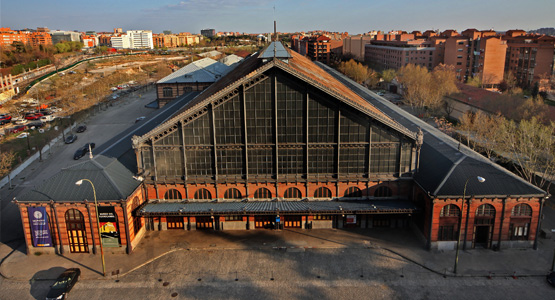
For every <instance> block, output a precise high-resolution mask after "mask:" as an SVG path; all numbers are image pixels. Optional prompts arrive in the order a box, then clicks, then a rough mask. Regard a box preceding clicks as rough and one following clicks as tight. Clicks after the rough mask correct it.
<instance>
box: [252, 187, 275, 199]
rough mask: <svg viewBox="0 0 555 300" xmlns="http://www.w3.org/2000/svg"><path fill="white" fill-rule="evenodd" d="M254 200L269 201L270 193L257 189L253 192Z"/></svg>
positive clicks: (266, 190)
mask: <svg viewBox="0 0 555 300" xmlns="http://www.w3.org/2000/svg"><path fill="white" fill-rule="evenodd" d="M254 198H255V199H270V198H272V193H271V192H270V190H268V189H267V188H259V189H258V190H256V191H255V192H254Z"/></svg>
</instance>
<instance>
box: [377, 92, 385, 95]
mask: <svg viewBox="0 0 555 300" xmlns="http://www.w3.org/2000/svg"><path fill="white" fill-rule="evenodd" d="M376 94H378V96H383V95H385V93H384V92H377V93H376Z"/></svg>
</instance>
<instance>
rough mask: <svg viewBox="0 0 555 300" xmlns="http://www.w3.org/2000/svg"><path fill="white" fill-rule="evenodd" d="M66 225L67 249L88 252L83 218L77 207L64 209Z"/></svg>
mask: <svg viewBox="0 0 555 300" xmlns="http://www.w3.org/2000/svg"><path fill="white" fill-rule="evenodd" d="M65 218H66V227H67V239H68V244H69V251H70V252H72V253H89V247H88V243H87V233H86V231H85V218H84V217H83V214H82V213H81V212H80V211H79V210H77V209H70V210H68V211H66V214H65Z"/></svg>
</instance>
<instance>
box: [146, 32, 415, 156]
mask: <svg viewBox="0 0 555 300" xmlns="http://www.w3.org/2000/svg"><path fill="white" fill-rule="evenodd" d="M273 45H274V43H272V44H270V46H268V47H267V48H266V50H264V51H263V52H262V53H258V54H255V55H252V56H250V57H248V58H246V59H245V60H243V61H242V62H241V63H240V64H239V65H238V66H237V67H236V68H235V69H234V70H233V72H229V73H228V74H227V75H226V76H224V77H222V78H221V79H220V80H218V81H217V82H216V83H214V84H212V85H210V86H209V87H208V88H206V89H205V90H204V91H202V93H201V94H200V95H199V96H198V97H196V98H195V99H193V100H192V101H190V102H188V103H187V104H186V105H185V106H183V107H182V108H181V109H180V110H179V111H178V112H177V113H176V114H175V115H174V117H173V118H171V119H170V120H168V122H166V123H165V124H162V125H161V126H159V127H157V128H155V129H154V130H153V131H151V132H149V133H148V134H146V135H143V136H141V137H140V138H139V139H137V142H138V144H137V145H139V144H140V143H143V142H145V141H146V140H148V139H149V138H150V137H152V136H156V135H158V134H161V133H163V132H165V131H166V130H167V128H170V127H173V126H174V125H175V124H176V123H177V122H180V120H183V119H186V118H188V117H190V116H192V115H195V114H197V113H198V111H201V110H203V109H204V108H205V106H206V105H208V104H209V103H212V102H215V101H218V100H219V99H220V98H221V97H224V96H225V95H228V94H229V93H231V92H232V91H233V90H234V89H236V88H238V87H239V86H241V84H243V83H245V82H249V81H250V80H252V78H254V77H256V76H257V75H260V74H263V73H264V72H266V71H268V70H270V69H272V68H278V69H281V70H283V71H285V72H287V73H289V74H291V75H293V76H295V77H297V78H299V79H301V80H303V81H305V82H307V83H308V84H309V85H312V86H314V87H315V88H317V89H319V90H321V91H323V92H325V93H327V94H329V95H330V96H332V97H334V98H336V99H338V101H341V102H343V103H345V104H347V105H349V106H351V107H354V108H355V109H357V110H358V111H360V112H362V113H365V114H367V115H368V116H370V117H371V118H373V119H375V120H377V121H379V122H381V123H383V124H385V125H387V126H388V127H390V128H392V129H394V130H396V131H398V132H400V133H402V134H403V135H405V136H406V137H409V138H411V139H416V131H411V130H410V129H407V128H406V127H404V126H402V125H401V124H400V123H398V122H396V121H395V120H394V119H392V118H391V117H389V116H388V115H387V114H384V113H383V112H382V111H380V109H378V108H377V107H376V106H374V105H373V104H372V103H370V102H368V101H366V100H365V99H364V98H362V97H361V96H359V95H358V94H357V93H355V92H353V91H352V90H351V89H349V88H348V87H346V86H345V85H344V84H343V83H341V82H340V81H338V80H337V79H336V78H334V77H333V76H332V75H330V74H328V73H327V72H326V71H324V70H323V69H322V68H321V67H318V66H317V65H315V64H314V63H313V62H312V61H310V60H309V59H308V58H306V57H304V56H302V55H300V54H298V53H296V52H294V51H291V50H288V49H286V48H284V47H283V45H282V44H281V43H279V42H275V45H276V51H277V49H278V48H279V47H278V46H277V45H281V47H282V48H283V50H284V51H285V52H287V55H288V57H290V58H289V59H287V60H286V61H282V60H281V59H262V57H261V55H262V54H264V53H265V52H266V53H267V54H266V55H268V52H267V51H268V49H270V48H271V49H272V51H273V48H274V47H273ZM272 51H270V52H272ZM272 55H273V52H272ZM280 55H282V56H285V54H280ZM272 58H273V56H272Z"/></svg>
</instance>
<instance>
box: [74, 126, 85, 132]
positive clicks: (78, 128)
mask: <svg viewBox="0 0 555 300" xmlns="http://www.w3.org/2000/svg"><path fill="white" fill-rule="evenodd" d="M85 130H87V126H85V125H80V126H79V127H77V130H75V131H77V132H78V133H81V132H85Z"/></svg>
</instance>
